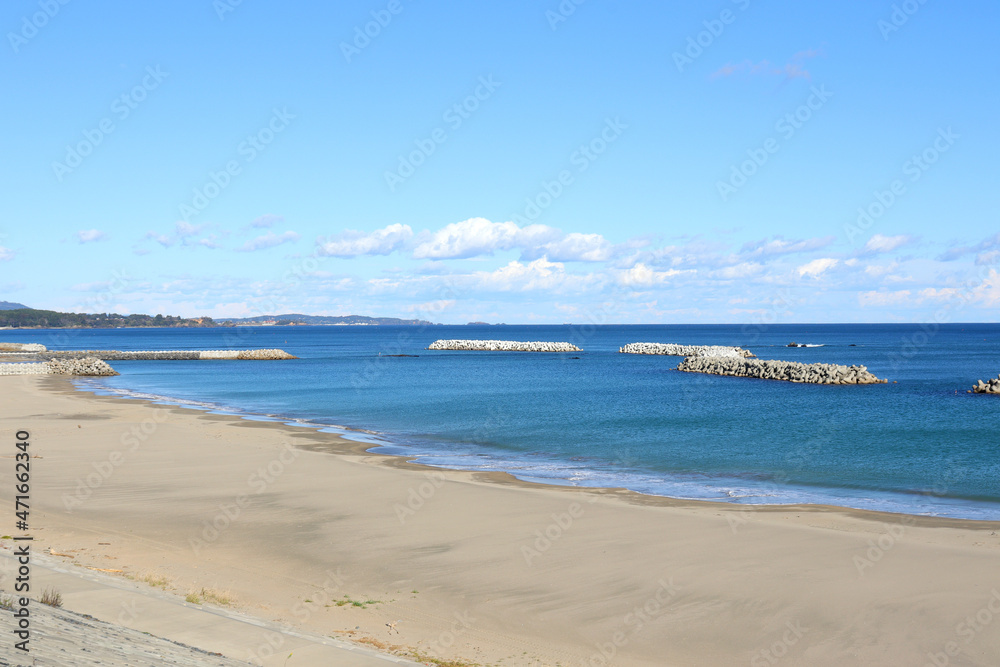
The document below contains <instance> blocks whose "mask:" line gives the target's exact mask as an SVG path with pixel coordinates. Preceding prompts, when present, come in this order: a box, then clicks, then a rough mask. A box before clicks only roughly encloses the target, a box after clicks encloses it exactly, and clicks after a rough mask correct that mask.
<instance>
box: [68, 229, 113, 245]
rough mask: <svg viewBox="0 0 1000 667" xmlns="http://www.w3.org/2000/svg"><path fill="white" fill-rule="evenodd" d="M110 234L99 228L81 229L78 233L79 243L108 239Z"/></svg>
mask: <svg viewBox="0 0 1000 667" xmlns="http://www.w3.org/2000/svg"><path fill="white" fill-rule="evenodd" d="M107 239H108V235H107V234H105V233H104V232H102V231H100V230H99V229H81V230H80V231H78V232H77V233H76V240H77V242H78V243H93V242H96V241H106V240H107Z"/></svg>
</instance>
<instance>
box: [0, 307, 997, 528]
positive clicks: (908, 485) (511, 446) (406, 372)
mask: <svg viewBox="0 0 1000 667" xmlns="http://www.w3.org/2000/svg"><path fill="white" fill-rule="evenodd" d="M438 338H497V339H507V340H550V341H570V342H574V343H576V344H577V345H578V346H579V347H581V348H583V350H584V351H583V352H580V353H573V354H535V353H490V352H437V351H435V352H431V351H428V350H425V349H424V348H426V347H427V345H428V344H430V343H431V342H432V341H434V340H436V339H438ZM0 340H4V341H33V342H40V343H43V344H45V345H47V346H48V347H49V348H50V349H78V348H91V349H94V348H99V349H107V348H111V349H121V350H136V349H154V350H155V349H220V348H231V347H237V348H261V347H280V348H282V349H285V350H287V351H288V352H290V353H292V354H295V355H297V356H299V357H301V358H300V359H298V360H294V361H278V362H251V361H161V362H140V361H134V362H128V361H117V362H113V366H114V367H115V369H116V370H118V371H119V372H120V373H121V376H119V377H114V378H102V379H96V380H81V381H80V382H79V385H80V386H82V387H87V388H90V389H94V388H98V389H100V390H102V391H108V392H113V393H118V394H122V395H126V396H143V397H150V396H151V397H156V398H160V399H163V400H170V401H172V402H187V403H193V404H196V405H198V406H201V407H203V408H205V409H209V410H216V411H226V412H236V413H243V414H247V415H248V416H249V415H257V416H260V415H267V416H271V417H274V418H279V419H282V420H286V421H307V422H310V423H314V424H319V425H328V426H337V427H341V428H346V429H350V430H352V431H353V432H354V433H353V435H354V437H358V438H360V439H367V440H370V441H371V442H372V443H373V445H378V446H380V447H381V448H382V449H381V451H385V452H390V453H397V454H402V455H406V456H408V457H411V458H414V459H417V460H419V461H421V462H424V463H428V464H431V465H439V466H446V467H453V468H465V469H474V470H505V471H508V472H511V473H513V474H515V475H517V476H518V477H520V478H523V479H529V480H539V481H546V482H550V483H558V484H575V485H591V486H614V487H626V488H629V489H633V490H635V491H639V492H642V493H649V494H657V495H665V496H672V497H677V498H699V499H712V500H727V501H731V502H737V503H792V502H810V503H826V504H834V505H842V506H848V507H858V508H870V509H882V510H888V511H895V512H909V513H916V514H931V515H940V516H954V517H966V518H977V519H1000V396H984V395H974V394H967V393H966V390H967V389H969V388H970V387H971V386H972V384H973V383H974V382H975V381H976V380H978V379H984V380H985V379H987V378H990V377H996V376H997V374H998V373H1000V325H995V324H950V325H941V326H936V325H923V326H921V325H860V324H852V325H772V326H767V327H761V326H742V325H710V326H709V325H706V326H695V325H691V326H678V325H656V326H653V325H650V326H645V325H635V326H621V325H608V326H597V327H594V326H587V325H565V326H494V327H489V326H432V327H426V328H420V327H385V326H381V327H357V326H355V327H306V326H297V327H254V328H246V329H236V330H234V329H117V330H108V331H102V330H75V331H38V330H35V331H3V332H0ZM790 341H796V342H798V343H806V344H811V345H816V347H799V348H788V347H786V345H787V344H788V343H789V342H790ZM630 342H673V343H690V344H718V345H740V346H743V347H746V348H749V349H750V350H752V351H753V352H754V353H755V354H757V356H759V357H761V358H763V359H785V360H788V361H802V362H827V363H839V364H864V365H867V366H868V368H869V369H870V370H871V371H873V372H874V373H875V374H876V375H878V376H879V377H885V378H888V379H889V381H890V384H888V385H874V386H862V387H858V386H854V387H835V386H813V385H802V384H791V383H785V382H774V381H766V380H751V379H742V378H730V377H716V376H706V375H699V374H689V373H681V372H678V371H676V370H673V369H674V368H676V366H677V364H678V363H679V361H680V358H678V357H665V356H640V355H626V354H619V353H618V348H619V346H621V345H623V344H625V343H630ZM394 354H406V355H417V356H413V357H392V356H387V355H394ZM380 355H381V356H380ZM893 381H895V382H893Z"/></svg>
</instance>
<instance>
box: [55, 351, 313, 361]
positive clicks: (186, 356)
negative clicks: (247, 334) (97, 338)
mask: <svg viewBox="0 0 1000 667" xmlns="http://www.w3.org/2000/svg"><path fill="white" fill-rule="evenodd" d="M36 354H37V356H38V358H40V359H77V358H81V357H96V358H97V359H103V360H105V361H190V360H199V359H201V360H205V359H209V360H215V359H239V360H255V361H272V360H278V359H298V357H296V356H295V355H292V354H289V353H287V352H285V351H284V350H278V349H266V350H48V351H45V352H38V353H36Z"/></svg>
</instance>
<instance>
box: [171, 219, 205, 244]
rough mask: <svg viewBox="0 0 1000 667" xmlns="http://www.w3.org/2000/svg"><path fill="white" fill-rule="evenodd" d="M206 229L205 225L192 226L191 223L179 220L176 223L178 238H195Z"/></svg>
mask: <svg viewBox="0 0 1000 667" xmlns="http://www.w3.org/2000/svg"><path fill="white" fill-rule="evenodd" d="M204 228H205V225H192V224H191V223H190V222H184V221H183V220H179V221H178V222H177V223H176V230H177V236H178V237H179V238H182V239H183V238H185V237H188V236H195V235H196V234H198V232H200V231H201V230H203V229H204Z"/></svg>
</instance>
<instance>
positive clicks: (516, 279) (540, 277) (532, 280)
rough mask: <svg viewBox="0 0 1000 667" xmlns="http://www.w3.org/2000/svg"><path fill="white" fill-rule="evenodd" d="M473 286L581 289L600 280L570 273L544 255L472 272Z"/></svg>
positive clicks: (509, 289)
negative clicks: (532, 259) (496, 267)
mask: <svg viewBox="0 0 1000 667" xmlns="http://www.w3.org/2000/svg"><path fill="white" fill-rule="evenodd" d="M471 278H472V287H474V288H478V289H483V290H488V291H497V292H515V291H517V292H524V291H530V290H547V291H550V292H553V293H555V292H558V291H561V290H581V289H584V288H587V287H591V286H594V285H596V284H597V283H599V282H600V281H601V280H602V278H601V276H599V275H597V274H574V273H567V272H566V267H565V266H564V265H563V264H562V263H560V262H550V261H549V260H548V258H546V257H542V258H539V259H536V260H534V261H533V262H528V263H524V262H519V261H513V262H509V263H507V264H505V265H504V266H501V267H500V268H498V269H496V270H495V271H477V272H475V273H473V274H471Z"/></svg>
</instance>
